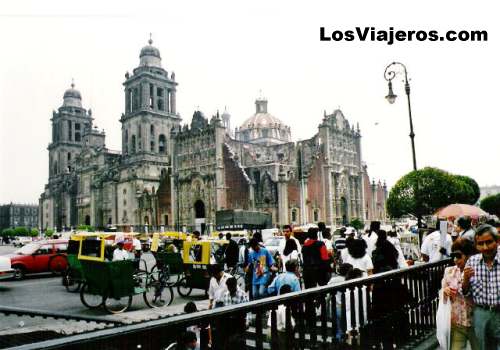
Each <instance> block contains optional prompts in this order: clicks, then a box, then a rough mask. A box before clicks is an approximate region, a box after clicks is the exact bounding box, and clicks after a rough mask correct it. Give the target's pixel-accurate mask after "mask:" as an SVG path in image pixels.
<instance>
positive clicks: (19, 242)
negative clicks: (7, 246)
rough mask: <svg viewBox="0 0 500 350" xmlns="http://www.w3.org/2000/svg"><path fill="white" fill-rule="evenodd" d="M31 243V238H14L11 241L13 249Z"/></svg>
mask: <svg viewBox="0 0 500 350" xmlns="http://www.w3.org/2000/svg"><path fill="white" fill-rule="evenodd" d="M31 242H32V239H31V237H16V238H15V239H14V240H13V241H12V245H14V247H19V248H21V247H22V246H25V245H26V244H28V243H31Z"/></svg>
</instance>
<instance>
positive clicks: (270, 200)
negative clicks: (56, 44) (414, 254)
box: [39, 40, 386, 231]
mask: <svg viewBox="0 0 500 350" xmlns="http://www.w3.org/2000/svg"><path fill="white" fill-rule="evenodd" d="M123 85H124V92H125V98H124V101H125V108H124V113H123V114H122V116H121V118H120V123H121V129H122V151H121V152H116V151H111V150H108V149H107V148H106V146H105V135H104V132H101V131H99V130H98V129H97V128H96V127H95V126H94V125H93V121H94V119H93V117H92V111H91V110H90V109H89V110H86V109H84V108H83V107H82V97H81V94H80V92H79V91H78V90H76V89H75V88H74V85H73V84H72V86H71V88H70V89H68V90H67V91H66V92H65V93H64V97H63V105H62V106H61V107H60V108H59V109H58V111H57V112H54V113H53V118H52V126H53V135H52V142H51V143H50V145H49V147H48V150H49V169H50V170H49V181H48V184H47V185H46V186H45V191H44V192H43V193H42V195H41V197H40V203H39V207H40V215H39V225H40V227H41V228H42V229H45V228H49V227H50V228H52V227H56V228H58V229H62V228H64V227H67V228H69V227H75V226H78V225H82V224H86V225H93V226H96V227H105V226H108V225H109V226H118V227H119V228H121V229H123V230H125V231H127V230H131V229H134V230H143V229H144V228H145V227H148V229H153V228H154V229H158V228H160V227H161V226H163V227H165V228H167V227H170V228H176V229H181V228H185V229H190V230H192V229H195V228H197V229H201V230H211V229H212V228H213V227H214V225H215V214H216V212H217V211H218V210H224V209H244V210H257V211H264V212H268V213H270V214H271V216H272V222H273V224H279V225H283V224H287V223H294V224H305V223H309V222H317V221H325V222H326V223H327V224H332V225H339V224H343V223H347V222H349V221H350V220H352V219H354V218H359V219H362V220H367V219H371V218H379V217H380V218H381V217H382V216H384V215H385V214H381V213H380V211H378V209H374V208H378V207H377V205H380V204H381V205H382V207H384V204H385V197H383V196H382V197H380V198H379V197H378V195H377V196H374V195H373V193H372V187H371V186H370V180H369V179H368V175H367V169H366V166H365V165H364V164H363V161H362V157H361V132H360V130H359V127H357V128H356V129H355V128H354V126H353V125H351V124H349V122H348V121H347V119H346V118H345V116H344V115H343V113H342V112H341V111H340V110H335V111H334V112H333V113H331V114H327V113H326V112H325V114H324V116H323V119H322V120H320V125H319V127H318V132H317V133H316V134H315V135H314V136H313V137H312V138H310V139H308V140H304V141H300V142H297V143H294V142H292V141H291V128H290V127H289V126H287V125H285V124H284V123H283V122H282V121H281V120H280V119H278V118H276V117H274V116H273V115H272V114H270V113H269V112H268V101H267V100H266V99H264V98H259V99H257V100H256V102H255V113H254V114H253V115H252V116H251V117H250V118H248V119H247V120H246V121H245V122H244V123H243V124H242V125H241V126H240V127H237V128H235V130H234V134H233V131H232V130H231V126H230V122H231V116H230V114H229V113H228V112H227V111H224V113H223V114H222V116H219V114H218V113H217V115H214V116H212V117H211V118H207V117H205V116H204V115H203V113H202V112H201V111H196V112H195V113H194V114H193V117H192V120H191V124H190V125H187V124H186V125H181V122H182V119H181V117H180V116H179V114H178V113H177V111H176V93H177V82H176V80H175V74H174V73H170V74H169V73H168V72H167V71H166V70H165V69H164V68H162V63H161V56H160V52H159V50H158V49H157V48H155V47H153V46H152V41H151V40H150V42H149V45H147V46H145V47H144V48H143V49H142V50H141V53H140V63H139V66H138V67H137V68H135V69H134V70H133V74H129V73H128V72H127V73H126V74H125V82H124V83H123ZM233 135H234V136H233ZM367 179H368V180H367ZM367 181H368V185H367ZM379 188H382V186H381V185H379ZM377 193H378V192H377ZM385 193H386V189H385ZM385 196H386V194H385ZM373 198H377V200H376V202H377V203H378V204H376V205H372V203H371V202H372V201H373V200H372V199H373ZM379 199H380V201H379ZM368 202H370V203H368ZM367 203H368V204H367ZM384 213H385V211H384ZM379 214H380V215H379Z"/></svg>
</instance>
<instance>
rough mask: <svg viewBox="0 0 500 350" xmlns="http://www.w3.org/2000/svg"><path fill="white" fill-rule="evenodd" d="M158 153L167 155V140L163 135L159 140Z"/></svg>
mask: <svg viewBox="0 0 500 350" xmlns="http://www.w3.org/2000/svg"><path fill="white" fill-rule="evenodd" d="M158 153H167V139H166V138H165V135H163V134H161V135H160V137H159V138H158Z"/></svg>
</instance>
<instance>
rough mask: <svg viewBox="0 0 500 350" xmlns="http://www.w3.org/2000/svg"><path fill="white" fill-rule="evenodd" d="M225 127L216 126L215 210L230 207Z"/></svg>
mask: <svg viewBox="0 0 500 350" xmlns="http://www.w3.org/2000/svg"><path fill="white" fill-rule="evenodd" d="M224 131H225V129H224V127H223V126H222V125H221V124H220V123H219V124H217V125H216V126H215V159H216V169H215V193H216V195H215V199H216V202H215V210H221V209H223V208H224V209H228V208H227V199H226V181H225V173H224V154H223V149H222V148H223V147H224Z"/></svg>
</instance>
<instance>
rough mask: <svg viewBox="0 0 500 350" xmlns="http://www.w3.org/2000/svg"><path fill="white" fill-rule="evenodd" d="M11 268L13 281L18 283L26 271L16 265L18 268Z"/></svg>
mask: <svg viewBox="0 0 500 350" xmlns="http://www.w3.org/2000/svg"><path fill="white" fill-rule="evenodd" d="M12 268H13V269H14V279H15V280H18V281H20V280H22V279H23V278H24V276H25V275H26V271H25V269H24V267H22V266H19V265H18V266H12Z"/></svg>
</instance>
